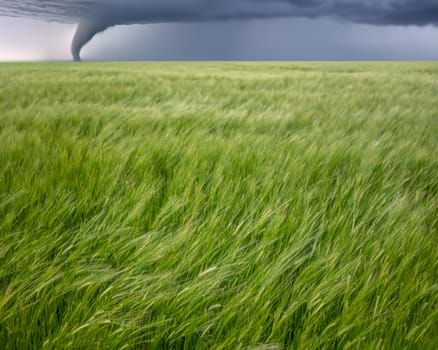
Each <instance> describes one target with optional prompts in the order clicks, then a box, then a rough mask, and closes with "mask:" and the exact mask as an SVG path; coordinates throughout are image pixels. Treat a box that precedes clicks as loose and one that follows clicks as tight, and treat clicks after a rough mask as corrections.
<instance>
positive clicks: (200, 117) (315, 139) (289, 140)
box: [0, 63, 438, 350]
mask: <svg viewBox="0 0 438 350" xmlns="http://www.w3.org/2000/svg"><path fill="white" fill-rule="evenodd" d="M437 195H438V64H437V63H126V64H121V63H120V64H119V63H108V64H102V63H87V64H79V65H77V64H70V63H50V64H12V63H11V64H1V65H0V348H1V349H5V350H9V349H20V350H21V349H23V350H25V349H260V350H261V349H303V350H308V349H421V350H423V349H431V350H432V349H433V350H435V349H437V348H438V248H437V247H438V199H437Z"/></svg>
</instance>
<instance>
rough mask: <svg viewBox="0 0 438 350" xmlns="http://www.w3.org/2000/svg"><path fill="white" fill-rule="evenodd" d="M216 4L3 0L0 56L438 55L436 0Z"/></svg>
mask: <svg viewBox="0 0 438 350" xmlns="http://www.w3.org/2000/svg"><path fill="white" fill-rule="evenodd" d="M177 1H179V2H177ZM217 1H218V2H220V1H219V0H217ZM221 1H223V2H222V4H224V5H221V6H215V5H212V4H213V3H214V2H212V0H160V1H158V0H91V1H88V0H82V1H81V2H79V1H78V0H64V1H62V0H61V1H54V0H53V1H50V0H43V1H41V0H40V1H37V0H22V1H16V0H14V1H12V0H11V1H8V0H0V14H1V16H0V33H1V34H2V35H0V60H2V61H15V60H70V59H71V53H70V46H71V40H72V38H73V36H74V34H75V31H76V27H77V25H76V23H78V22H81V23H82V26H83V27H82V28H81V30H82V31H78V32H79V34H76V38H78V37H79V41H78V49H77V51H78V52H79V49H80V47H81V46H82V45H83V44H85V43H87V42H88V40H89V39H91V38H92V37H93V35H95V34H96V33H98V34H97V35H96V36H95V37H94V39H93V40H92V41H90V42H88V44H86V46H85V47H84V48H83V50H82V58H83V59H84V60H172V59H174V60H195V59H200V60H205V59H207V60H368V59H372V60H393V59H396V60H398V59H399V60H437V59H438V27H437V23H438V17H435V16H438V0H415V1H413V0H391V1H392V2H391V1H385V0H381V1H380V2H377V0H376V1H375V0H362V1H361V0H358V1H356V2H354V5H352V4H353V2H352V1H349V0H334V1H331V2H330V3H334V4H335V5H331V6H329V5H321V3H324V2H323V1H322V0H310V1H307V2H306V1H303V0H292V1H291V0H233V1H234V2H230V1H231V0H221ZM17 3H18V4H20V5H17ZM87 3H89V4H90V5H87ZM186 3H187V5H185V4H186ZM326 3H328V2H326ZM391 3H398V7H394V8H393V9H392V8H389V6H390V5H389V4H391ZM35 4H37V5H41V4H43V5H45V6H41V7H40V8H38V7H35V6H36V5H35ZM78 4H80V6H82V7H79V5H78ZM84 4H85V5H84ZM151 4H152V5H151ZM162 4H165V5H166V6H164V7H163V5H162ZM175 4H184V6H182V5H181V6H179V7H178V6H177V5H175ZM194 4H195V5H196V6H195V5H194ZM200 4H202V6H201V5H200ZM234 4H241V6H239V7H236V6H235V5H234ZM260 4H261V5H260ZM272 4H276V6H272ZM277 4H278V6H277ZM291 4H292V5H291ZM303 4H304V5H303ZM324 4H325V3H324ZM336 4H337V5H336ZM346 4H350V5H349V6H347V5H346ZM358 4H359V5H358ZM360 4H362V5H360ZM381 4H387V5H386V6H382V5H381ZM415 4H417V7H415V6H416V5H415ZM64 5H65V6H64ZM97 5H99V6H100V7H97ZM83 6H85V7H86V8H85V9H84V8H83ZM87 6H89V7H87ZM116 6H117V7H116ZM129 6H131V7H129ZM175 6H176V7H175ZM403 6H404V7H403ZM200 7H201V10H200V9H199V8H200ZM289 10H291V12H290V14H291V15H289V12H288V11H289ZM292 10H293V11H292ZM81 11H82V12H81ZM142 11H144V12H142ZM153 11H155V12H153ZM373 11H374V12H375V13H374V14H373ZM434 11H435V12H434ZM151 13H153V14H152V15H151ZM103 14H104V15H103ZM199 19H201V22H200V23H198V20H199ZM54 21H55V22H54ZM150 22H157V23H150ZM161 22H171V23H161ZM172 22H175V23H172ZM194 22H195V23H194ZM84 23H85V25H84ZM90 23H91V24H90ZM136 23H140V24H136ZM127 24H129V25H127ZM105 29H106V30H105ZM103 30H105V31H103ZM101 31H103V32H101ZM84 33H85V34H84Z"/></svg>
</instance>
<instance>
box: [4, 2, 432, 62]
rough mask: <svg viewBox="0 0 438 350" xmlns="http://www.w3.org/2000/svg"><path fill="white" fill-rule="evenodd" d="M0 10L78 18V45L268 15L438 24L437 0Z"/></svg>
mask: <svg viewBox="0 0 438 350" xmlns="http://www.w3.org/2000/svg"><path fill="white" fill-rule="evenodd" d="M0 15H7V16H25V17H35V18H40V19H44V20H48V21H58V22H67V23H71V22H78V23H79V25H78V29H77V32H76V34H75V37H74V39H73V43H72V53H73V56H74V59H76V60H79V52H80V50H81V48H82V47H83V46H84V45H85V44H86V43H87V42H88V41H89V40H91V39H92V38H93V36H94V35H95V34H96V33H99V32H101V31H103V30H105V29H106V28H108V27H110V26H114V25H119V24H134V23H159V22H197V21H213V20H227V19H245V18H270V17H289V16H295V17H308V18H317V17H324V16H327V17H333V18H338V19H340V20H345V21H351V22H358V23H368V24H377V25H391V24H395V25H427V24H432V25H438V0H64V1H62V0H56V1H55V0H20V1H17V0H0Z"/></svg>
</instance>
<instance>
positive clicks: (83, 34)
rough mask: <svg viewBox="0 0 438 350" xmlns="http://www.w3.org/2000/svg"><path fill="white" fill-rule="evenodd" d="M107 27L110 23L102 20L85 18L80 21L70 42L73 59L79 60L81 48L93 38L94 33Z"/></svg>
mask: <svg viewBox="0 0 438 350" xmlns="http://www.w3.org/2000/svg"><path fill="white" fill-rule="evenodd" d="M108 27H110V25H109V24H107V23H105V21H103V20H93V19H86V20H82V21H80V22H79V23H78V26H77V28H76V32H75V34H74V36H73V40H72V43H71V54H72V56H73V61H75V62H81V50H82V48H83V47H84V46H85V45H86V44H87V43H88V42H89V41H90V40H91V39H93V38H94V36H95V35H96V34H98V33H101V32H103V31H105V30H106V29H107V28H108Z"/></svg>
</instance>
